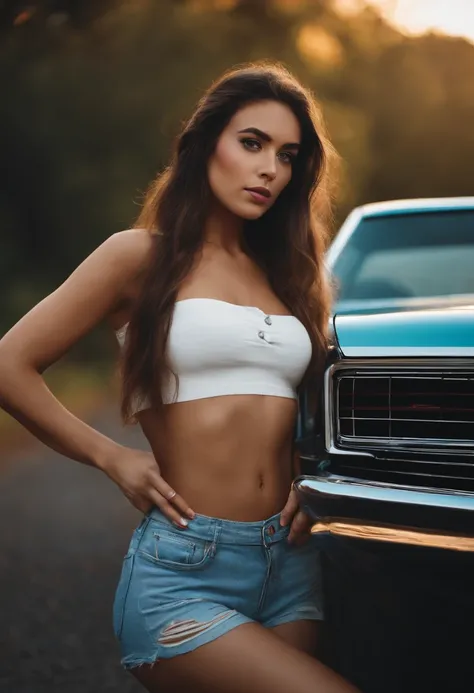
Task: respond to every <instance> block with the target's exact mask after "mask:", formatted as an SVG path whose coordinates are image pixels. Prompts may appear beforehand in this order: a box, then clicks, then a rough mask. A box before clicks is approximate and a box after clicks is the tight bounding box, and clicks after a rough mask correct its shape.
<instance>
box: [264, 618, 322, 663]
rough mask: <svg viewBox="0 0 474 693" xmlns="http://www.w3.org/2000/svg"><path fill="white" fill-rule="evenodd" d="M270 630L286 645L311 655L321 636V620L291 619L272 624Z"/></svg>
mask: <svg viewBox="0 0 474 693" xmlns="http://www.w3.org/2000/svg"><path fill="white" fill-rule="evenodd" d="M271 630H272V631H273V632H274V633H276V634H277V635H278V636H279V637H280V638H283V640H284V641H285V642H286V643H288V645H292V646H293V647H296V649H297V650H301V651H302V652H306V653H307V654H309V655H312V656H313V657H314V656H316V654H317V652H318V649H319V643H320V637H321V621H310V620H301V621H291V622H290V623H282V624H281V625H279V626H274V627H273V628H271Z"/></svg>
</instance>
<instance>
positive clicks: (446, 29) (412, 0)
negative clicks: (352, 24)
mask: <svg viewBox="0 0 474 693" xmlns="http://www.w3.org/2000/svg"><path fill="white" fill-rule="evenodd" d="M337 4H338V5H339V7H340V8H341V9H342V10H343V11H347V12H351V11H353V10H356V9H357V8H360V7H361V6H362V5H363V4H364V3H363V2H361V0H337ZM367 4H370V5H373V6H374V7H378V8H379V9H380V10H381V11H382V13H383V14H384V16H385V17H386V18H387V19H389V20H390V21H391V22H392V24H394V25H395V26H397V27H398V28H399V29H401V30H402V31H403V32H405V33H408V34H415V35H419V34H424V33H426V32H428V31H436V32H439V33H444V34H449V35H451V36H463V37H464V38H467V39H469V40H470V41H474V2H473V0H367Z"/></svg>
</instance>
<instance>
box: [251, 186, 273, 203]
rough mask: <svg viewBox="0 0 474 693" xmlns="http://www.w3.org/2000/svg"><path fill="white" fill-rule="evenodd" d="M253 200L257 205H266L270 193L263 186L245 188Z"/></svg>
mask: <svg viewBox="0 0 474 693" xmlns="http://www.w3.org/2000/svg"><path fill="white" fill-rule="evenodd" d="M245 190H246V191H247V192H248V193H249V195H250V196H251V197H252V199H253V200H254V202H256V203H257V204H259V205H266V204H268V202H269V201H270V198H271V193H270V191H269V190H266V189H265V188H245Z"/></svg>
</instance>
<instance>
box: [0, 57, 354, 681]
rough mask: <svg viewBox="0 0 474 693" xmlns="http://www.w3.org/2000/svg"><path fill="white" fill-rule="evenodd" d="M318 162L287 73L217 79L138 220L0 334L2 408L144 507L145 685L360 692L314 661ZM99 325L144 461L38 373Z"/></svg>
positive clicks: (308, 105) (262, 70)
mask: <svg viewBox="0 0 474 693" xmlns="http://www.w3.org/2000/svg"><path fill="white" fill-rule="evenodd" d="M330 154H331V150H330V147H329V144H328V143H327V141H326V139H325V138H324V136H323V133H322V126H321V123H320V121H319V115H318V111H317V109H316V106H315V104H314V102H313V100H312V98H311V96H310V94H309V93H308V92H307V91H305V89H304V88H303V87H302V86H301V85H300V84H299V83H298V82H297V81H296V80H295V79H294V78H293V77H292V76H291V75H290V74H289V73H288V72H286V71H285V70H284V69H283V68H281V67H279V66H274V65H273V66H272V65H266V64H258V65H250V66H245V67H242V68H239V69H235V70H233V71H231V72H229V73H227V74H225V75H224V76H223V77H222V78H221V79H220V80H219V81H218V82H217V83H216V84H214V85H213V86H212V87H211V88H210V90H209V91H208V93H207V94H206V95H205V96H204V97H203V98H202V100H201V101H200V103H199V104H198V106H197V108H196V110H195V112H194V114H193V116H192V117H191V119H190V120H189V122H188V123H187V125H186V126H185V128H184V131H183V132H182V134H181V136H180V137H179V139H178V142H177V147H176V152H175V155H174V158H173V161H172V162H171V165H170V166H169V168H168V169H167V170H166V171H165V172H164V173H163V174H162V175H161V176H159V177H158V179H157V181H156V182H155V183H154V185H153V186H152V188H151V190H150V192H149V194H148V196H147V199H146V202H145V205H144V208H143V211H142V214H141V216H140V218H139V219H138V223H137V225H136V228H134V229H130V230H128V231H123V232H120V233H117V234H115V235H113V236H112V237H110V238H109V239H108V240H106V241H105V242H104V243H103V244H102V245H101V246H100V247H99V248H98V249H96V250H95V251H94V252H93V253H92V254H91V255H90V256H89V257H88V258H87V259H86V260H85V261H84V262H83V263H82V264H81V265H80V266H79V267H78V268H77V269H76V271H75V272H74V273H73V274H72V275H71V276H70V277H69V278H68V279H67V281H66V282H65V283H64V284H63V285H62V286H61V287H60V288H59V289H57V291H55V292H54V293H53V294H52V295H50V296H49V297H47V298H46V299H45V300H43V301H42V302H41V303H40V304H39V305H38V306H36V307H35V308H34V309H33V310H32V311H31V312H30V313H28V314H27V315H26V316H25V317H24V318H23V319H22V320H20V322H19V323H18V324H17V325H15V326H14V327H13V329H12V330H11V331H10V332H9V333H8V334H7V335H6V336H5V337H4V338H3V340H2V341H1V342H0V361H1V371H2V373H1V375H2V377H1V386H0V395H1V400H2V404H3V406H4V407H5V408H6V409H7V410H8V411H10V412H11V413H12V414H13V415H14V416H15V417H16V418H17V419H18V420H19V421H21V422H22V423H23V424H24V425H25V426H26V427H28V428H29V430H30V431H32V432H33V433H34V434H35V435H36V436H37V437H38V438H40V439H41V440H42V441H44V442H45V443H47V444H48V445H49V446H50V447H52V448H54V449H55V450H58V451H59V452H61V453H62V454H64V455H66V456H68V457H71V458H73V459H76V460H78V461H80V462H83V463H85V464H90V465H93V466H96V467H98V468H99V469H101V470H103V471H104V472H105V473H106V474H107V475H108V476H109V477H110V479H112V480H113V481H114V482H115V483H116V484H118V486H119V487H120V488H121V490H122V491H123V493H124V494H125V495H126V496H127V497H128V498H129V499H130V501H131V502H132V504H133V505H134V506H135V507H136V508H138V509H139V510H140V511H141V512H142V513H143V514H144V517H143V520H142V521H141V523H140V524H139V526H138V527H137V529H136V530H135V532H134V534H133V536H132V540H131V543H130V547H129V551H128V553H127V555H126V557H125V560H124V563H123V569H122V575H121V578H120V582H119V585H118V588H117V593H116V597H115V604H114V627H115V632H116V635H117V637H118V638H119V640H120V642H121V646H122V653H123V659H122V662H123V664H124V666H125V667H127V668H128V669H130V670H131V671H132V673H133V674H134V675H135V676H136V678H137V679H138V680H139V681H140V682H141V683H142V684H143V685H144V686H145V688H147V690H149V691H152V692H153V691H181V690H189V691H193V692H194V691H206V693H213V692H216V693H217V692H219V693H221V692H225V693H244V692H245V693H247V692H248V691H254V692H256V693H266V692H270V691H271V693H280V692H283V691H285V693H286V691H287V690H288V689H290V688H291V690H292V691H293V692H294V693H306V692H308V693H309V691H325V692H328V693H329V692H331V693H336V692H337V693H344V692H349V691H354V690H355V689H354V688H353V687H352V686H350V685H349V684H348V683H346V682H345V681H343V680H342V679H341V678H340V677H338V676H337V675H336V674H335V673H333V672H332V671H330V670H329V669H327V668H326V667H325V666H323V665H322V664H321V663H320V662H318V660H317V659H315V658H314V657H313V656H312V655H313V653H314V648H315V645H316V643H317V639H318V630H319V622H320V620H321V618H322V604H321V584H320V568H319V555H318V551H317V549H316V548H315V547H314V546H312V544H311V541H308V542H306V543H305V542H304V539H305V538H306V539H307V538H308V535H309V525H310V523H309V519H308V518H307V517H306V516H305V515H304V513H302V512H300V511H298V508H297V502H296V498H295V494H294V492H292V490H291V483H292V479H293V477H294V473H295V472H294V470H293V469H292V460H293V459H294V455H293V450H292V443H293V432H294V425H295V419H296V415H297V393H298V389H299V388H300V387H301V384H302V383H303V382H306V380H307V379H308V378H316V377H317V378H320V372H321V370H320V367H321V364H322V362H323V359H324V355H325V348H326V324H327V320H328V306H329V295H328V289H327V287H326V283H325V276H324V266H323V238H322V224H321V220H322V214H319V216H316V215H315V213H314V210H315V208H316V206H315V203H318V205H317V206H318V207H319V209H320V210H323V211H324V209H325V208H327V207H328V204H327V203H328V185H327V177H328V175H327V169H328V167H327V161H328V156H329V155H330ZM104 319H106V320H107V321H108V322H109V324H110V325H111V327H112V328H113V329H114V330H115V331H116V333H117V337H118V340H119V342H120V343H121V344H122V345H123V351H122V360H121V363H122V383H123V397H122V415H123V418H124V421H126V422H127V421H130V420H137V421H138V422H139V423H140V425H141V427H142V429H143V431H144V434H145V436H146V437H147V439H148V441H149V443H150V446H151V450H152V454H151V453H146V452H142V451H137V450H132V449H129V448H126V447H123V446H120V445H118V444H117V443H115V442H113V441H112V440H110V439H109V438H107V437H105V436H104V435H101V434H100V433H98V432H97V431H95V430H93V429H92V428H90V427H89V426H87V425H86V424H85V423H83V422H81V421H79V420H78V419H77V418H76V417H74V416H73V415H72V414H71V413H69V412H68V411H67V410H66V409H64V408H63V407H62V406H61V405H60V403H59V402H58V401H57V400H56V399H55V398H54V397H53V395H52V394H51V392H50V391H49V390H48V389H47V388H46V386H45V384H44V381H43V379H42V377H41V373H42V371H43V370H44V369H45V368H47V367H48V366H49V365H50V364H52V363H53V362H54V361H56V360H57V359H58V358H59V357H60V356H61V355H62V354H64V353H65V352H66V351H67V350H68V349H69V348H70V347H71V346H72V345H73V344H74V343H75V342H76V341H77V340H78V339H80V338H81V337H82V336H83V335H85V334H86V333H87V332H89V330H91V329H92V328H93V327H94V326H95V325H96V324H97V323H99V321H101V320H104ZM282 509H283V511H282ZM281 511H282V512H281Z"/></svg>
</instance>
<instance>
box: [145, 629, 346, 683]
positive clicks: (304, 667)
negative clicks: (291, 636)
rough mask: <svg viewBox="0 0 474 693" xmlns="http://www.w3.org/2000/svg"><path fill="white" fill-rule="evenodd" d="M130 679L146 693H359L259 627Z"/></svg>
mask: <svg viewBox="0 0 474 693" xmlns="http://www.w3.org/2000/svg"><path fill="white" fill-rule="evenodd" d="M280 628H281V627H280ZM132 673H133V675H134V676H135V677H136V678H137V679H138V681H140V683H142V684H143V685H144V686H145V688H146V689H147V690H148V691H149V693H250V692H252V693H288V691H291V692H292V693H358V691H357V689H356V688H355V687H354V686H352V685H351V684H349V683H347V682H346V681H344V680H343V679H342V678H341V677H339V676H338V675H337V674H336V673H334V672H333V671H331V670H330V669H328V668H327V667H325V666H324V665H323V664H321V663H320V662H318V660H316V659H314V658H313V657H310V656H308V655H307V654H306V653H305V652H302V651H300V650H298V649H296V647H293V646H292V645H290V644H288V643H287V642H285V641H284V639H283V638H282V637H280V636H278V635H276V634H275V633H274V632H272V631H271V630H270V629H266V628H264V627H263V626H260V625H259V624H257V623H246V624H243V625H241V626H238V627H236V628H234V629H233V630H231V631H229V632H227V633H226V634H225V635H222V636H221V637H219V638H217V639H216V640H213V641H212V642H210V643H207V644H206V645H202V646H201V647H198V648H197V649H195V650H193V651H192V652H189V653H188V654H183V655H178V656H176V657H173V658H171V659H162V660H161V661H159V662H157V663H155V664H152V665H148V664H146V665H142V666H140V667H137V668H135V669H133V670H132Z"/></svg>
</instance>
